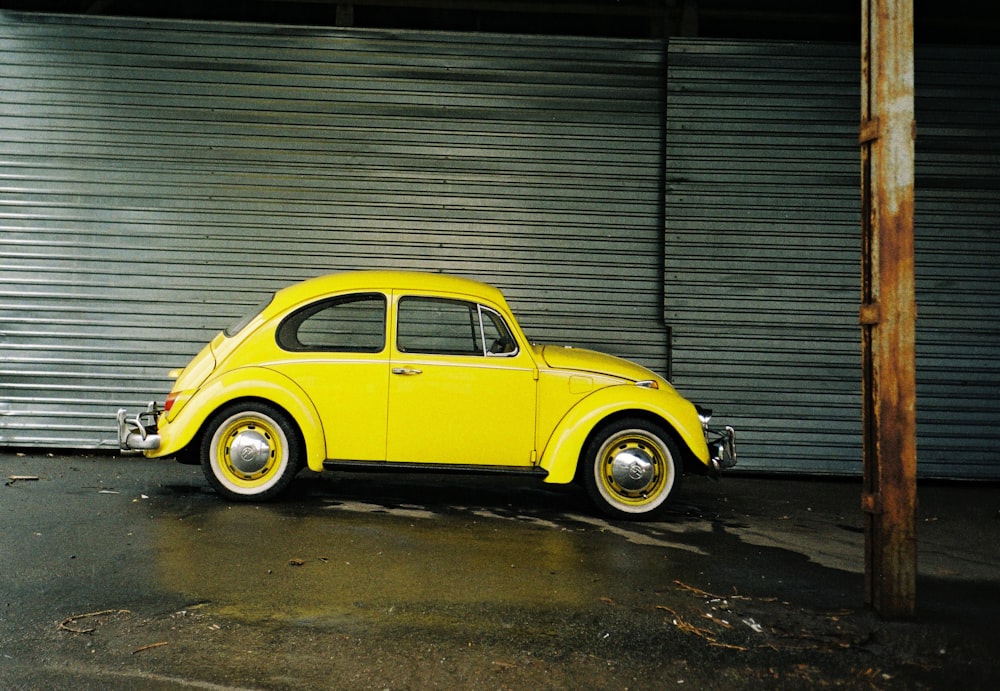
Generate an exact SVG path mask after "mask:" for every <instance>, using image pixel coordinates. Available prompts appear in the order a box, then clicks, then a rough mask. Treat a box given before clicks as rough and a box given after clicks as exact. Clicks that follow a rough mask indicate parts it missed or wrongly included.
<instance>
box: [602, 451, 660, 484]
mask: <svg viewBox="0 0 1000 691" xmlns="http://www.w3.org/2000/svg"><path fill="white" fill-rule="evenodd" d="M655 475H656V468H655V464H654V460H653V456H652V455H651V454H650V453H649V452H647V451H646V450H645V449H641V448H636V447H629V448H625V449H621V450H619V451H617V452H615V454H614V456H612V458H611V477H612V478H614V481H615V483H616V484H617V485H618V486H619V487H621V488H622V489H624V490H625V491H627V492H639V491H642V490H644V489H646V488H647V487H649V486H650V484H652V482H653V480H654V479H655Z"/></svg>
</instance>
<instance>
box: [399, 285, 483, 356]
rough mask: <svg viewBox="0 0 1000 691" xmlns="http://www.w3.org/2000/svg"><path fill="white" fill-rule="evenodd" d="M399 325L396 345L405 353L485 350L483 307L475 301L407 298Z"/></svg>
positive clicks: (478, 352) (402, 302)
mask: <svg viewBox="0 0 1000 691" xmlns="http://www.w3.org/2000/svg"><path fill="white" fill-rule="evenodd" d="M396 329H397V333H396V346H397V347H398V348H399V351H400V352H402V353H432V354H438V355H482V354H483V335H482V332H481V331H480V328H479V309H478V307H477V305H475V304H473V303H471V302H461V301H458V300H442V299H436V298H416V297H408V298H403V299H402V300H400V302H399V318H398V324H397V327H396Z"/></svg>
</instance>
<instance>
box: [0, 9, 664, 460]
mask: <svg viewBox="0 0 1000 691" xmlns="http://www.w3.org/2000/svg"><path fill="white" fill-rule="evenodd" d="M0 46H2V51H0V83H2V84H3V89H2V92H0V160H2V176H3V182H2V184H0V445H4V446H52V447H77V448H87V447H96V446H99V445H108V444H114V443H116V442H114V433H113V429H112V428H113V419H112V417H113V414H114V411H115V409H116V408H118V407H119V406H126V407H131V408H135V407H137V406H140V405H144V404H145V402H147V401H148V400H150V399H153V398H159V399H160V400H162V398H163V396H164V394H165V392H166V391H167V390H168V389H169V387H170V382H169V381H168V380H167V379H166V378H165V374H166V371H167V370H168V369H169V368H172V367H177V366H182V365H183V364H185V363H186V361H187V360H188V359H189V357H190V356H191V355H192V354H194V353H195V352H196V351H197V350H198V349H199V348H200V347H201V345H202V344H203V343H204V342H205V341H207V340H208V339H209V338H210V337H211V336H212V335H213V334H214V333H215V332H217V331H218V330H219V329H221V328H222V327H224V326H226V325H227V324H228V323H229V322H230V321H232V320H233V319H234V318H236V317H237V316H238V315H239V314H240V313H242V312H243V311H244V310H245V308H246V306H248V305H250V304H253V303H256V302H258V301H259V300H260V299H261V298H262V296H263V295H264V294H266V293H267V292H270V291H272V290H274V289H276V288H278V287H281V286H283V285H286V284H288V283H290V282H293V281H296V280H298V279H302V278H305V277H309V276H313V275H317V274H322V273H326V272H329V271H334V270H341V269H353V268H406V269H424V270H430V271H449V272H453V273H459V274H464V275H470V276H474V277H477V278H480V279H485V280H487V281H489V282H493V283H495V284H497V285H499V286H500V287H501V288H504V289H505V290H506V292H507V294H508V298H509V299H510V301H511V303H512V306H513V307H514V309H515V310H516V311H517V312H518V313H519V315H520V317H521V320H522V324H523V326H524V327H525V329H526V331H527V332H528V334H529V336H530V337H532V338H534V339H535V340H538V341H560V342H566V343H572V344H576V345H579V346H591V347H597V348H601V349H604V350H607V351H610V352H613V353H617V354H621V355H624V356H627V357H630V358H633V359H636V360H638V361H640V362H643V363H644V364H647V365H649V366H651V367H653V368H654V369H657V370H660V371H664V370H665V369H666V367H667V347H668V344H667V337H666V330H665V329H664V328H663V326H662V324H661V320H662V314H661V294H660V290H661V289H660V274H661V271H662V258H661V251H662V205H661V196H662V192H661V190H662V179H661V174H662V173H661V171H662V155H663V140H662V137H663V133H662V118H663V114H662V104H663V77H664V66H663V59H664V51H663V44H662V43H660V42H641V41H639V42H637V41H617V40H607V41H606V40H599V39H596V40H595V39H589V38H588V39H572V38H532V37H521V36H489V35H478V34H477V35H475V36H471V35H461V34H433V33H407V32H368V31H345V30H335V29H310V28H292V27H263V26H249V25H235V24H232V25H230V24H203V23H184V22H159V21H143V20H124V19H123V20H119V19H107V18H85V17H79V16H75V17H58V16H56V17H46V16H40V15H25V14H15V13H4V12H0Z"/></svg>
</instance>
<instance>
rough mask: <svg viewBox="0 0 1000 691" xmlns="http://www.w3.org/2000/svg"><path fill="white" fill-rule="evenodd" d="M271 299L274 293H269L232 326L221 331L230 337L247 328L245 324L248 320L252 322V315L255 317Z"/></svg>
mask: <svg viewBox="0 0 1000 691" xmlns="http://www.w3.org/2000/svg"><path fill="white" fill-rule="evenodd" d="M272 300H274V295H269V296H268V298H267V300H265V301H264V302H262V303H260V304H259V305H257V306H256V307H254V308H253V309H252V310H251V311H249V312H248V313H247V314H246V315H245V316H243V317H242V318H241V319H240V320H239V321H238V322H236V323H235V324H233V325H232V326H230V327H228V328H227V329H226V330H225V331H223V333H224V334H226V336H227V337H229V338H232V337H233V336H235V335H236V334H238V333H239V332H240V331H242V330H243V329H245V328H247V324H249V323H250V322H252V321H253V318H254V317H256V316H257V315H258V314H260V313H261V312H263V311H264V310H265V309H266V308H267V306H268V305H270V304H271V301H272Z"/></svg>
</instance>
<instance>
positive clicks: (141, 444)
mask: <svg viewBox="0 0 1000 691" xmlns="http://www.w3.org/2000/svg"><path fill="white" fill-rule="evenodd" d="M159 417H160V411H159V410H158V409H157V407H156V402H155V401H153V402H151V403H150V404H149V405H148V406H146V409H145V410H144V411H142V412H141V413H138V414H136V415H135V417H131V418H130V417H129V416H128V412H127V411H126V410H125V409H124V408H119V409H118V446H119V447H120V448H121V449H122V450H123V451H154V450H156V449H158V448H160V435H159V434H157V433H156V421H157V419H158V418H159Z"/></svg>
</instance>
